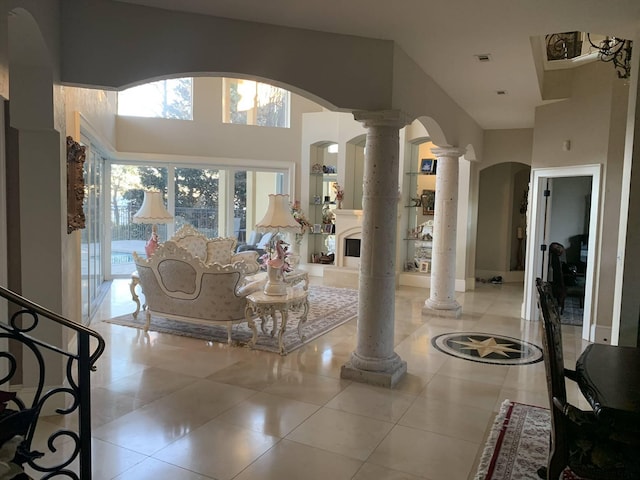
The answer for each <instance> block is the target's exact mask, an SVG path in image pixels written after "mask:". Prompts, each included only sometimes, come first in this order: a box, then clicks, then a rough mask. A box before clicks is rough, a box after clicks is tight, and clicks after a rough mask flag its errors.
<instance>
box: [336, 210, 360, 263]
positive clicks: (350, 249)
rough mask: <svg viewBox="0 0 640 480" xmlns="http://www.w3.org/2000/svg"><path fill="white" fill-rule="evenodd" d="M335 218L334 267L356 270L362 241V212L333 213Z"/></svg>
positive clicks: (344, 211) (337, 211)
mask: <svg viewBox="0 0 640 480" xmlns="http://www.w3.org/2000/svg"><path fill="white" fill-rule="evenodd" d="M333 212H334V214H335V216H336V262H335V264H334V265H335V266H336V267H347V268H351V269H358V268H359V267H360V244H361V239H362V210H346V209H345V210H341V209H336V210H334V211H333Z"/></svg>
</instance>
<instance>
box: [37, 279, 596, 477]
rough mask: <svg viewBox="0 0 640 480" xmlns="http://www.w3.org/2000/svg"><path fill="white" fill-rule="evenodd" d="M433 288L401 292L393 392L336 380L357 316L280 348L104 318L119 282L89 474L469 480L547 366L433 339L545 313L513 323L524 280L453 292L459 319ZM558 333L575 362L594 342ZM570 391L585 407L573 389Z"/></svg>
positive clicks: (97, 393)
mask: <svg viewBox="0 0 640 480" xmlns="http://www.w3.org/2000/svg"><path fill="white" fill-rule="evenodd" d="M311 280H312V284H314V283H316V284H318V283H321V282H322V279H318V278H312V279H311ZM427 295H428V292H427V291H425V290H422V289H417V288H409V287H401V288H400V289H399V290H398V291H397V294H396V319H395V345H396V347H395V350H396V352H397V353H398V354H399V355H400V356H401V357H402V358H403V359H404V360H406V361H407V364H408V373H407V375H406V376H405V378H404V379H403V380H402V381H401V383H400V384H399V385H398V387H397V388H395V389H393V390H388V389H384V388H377V387H371V386H368V385H364V384H360V383H353V382H350V381H346V380H341V379H340V367H341V366H342V365H343V364H344V363H345V362H346V361H347V359H348V357H349V354H350V353H351V352H352V351H353V349H354V347H355V344H356V321H355V320H352V321H350V322H349V323H347V324H345V325H343V326H341V327H339V328H337V329H335V330H333V331H332V332H329V333H327V334H326V335H324V336H323V337H321V338H319V339H316V340H315V341H313V342H312V343H310V344H308V345H306V346H305V347H303V348H301V349H299V350H296V351H294V352H291V353H290V354H289V355H288V356H286V357H281V356H279V355H275V354H272V353H266V352H260V351H252V350H249V349H245V348H238V347H229V346H227V345H221V344H217V343H208V342H206V341H203V340H196V339H192V338H186V337H178V336H171V335H166V334H158V333H154V332H150V333H148V334H145V333H144V332H142V331H140V330H136V329H132V328H127V327H121V326H117V325H112V324H109V323H106V322H102V321H101V320H102V319H106V318H110V317H114V316H117V315H121V314H124V313H127V312H129V311H132V310H133V308H132V307H133V303H132V301H131V297H130V294H129V287H128V281H127V280H115V281H114V282H113V284H112V287H111V290H110V293H109V294H108V295H107V296H106V298H105V300H104V302H103V304H102V306H101V308H100V310H99V312H97V314H96V316H95V317H94V321H93V322H92V324H91V327H92V328H94V329H95V330H97V331H98V332H100V333H101V334H102V335H103V336H104V338H105V339H106V342H107V348H106V351H105V353H104V355H103V356H102V357H101V359H100V360H99V361H98V364H97V367H98V370H97V371H96V372H95V374H94V375H93V378H92V382H93V384H92V387H93V396H92V404H93V412H92V414H93V436H94V442H93V450H94V454H93V457H94V460H93V464H94V479H97V480H102V479H118V480H124V479H131V480H134V479H135V480H146V479H149V480H151V479H152V480H165V479H166V480H196V479H216V480H229V479H237V480H267V479H278V480H283V479H286V480H297V479H301V480H302V479H304V480H314V479H323V480H326V479H332V480H340V479H354V480H373V479H381V480H382V479H387V480H391V479H394V480H397V479H429V480H468V479H472V478H473V476H474V474H475V471H476V466H477V462H478V458H479V456H480V454H481V453H482V449H483V445H484V441H485V438H486V436H487V434H488V431H489V428H490V426H491V423H492V421H493V418H494V416H495V414H496V412H497V411H498V409H499V406H500V404H501V403H502V402H503V400H505V399H511V400H514V401H518V402H522V403H529V404H533V405H542V406H545V407H546V406H547V394H546V382H545V374H544V364H543V363H537V364H533V365H523V366H511V367H505V366H495V365H486V364H480V363H474V362H470V361H466V360H461V359H457V358H454V357H451V356H448V355H446V354H443V353H441V352H439V351H437V350H435V349H434V348H433V347H432V345H431V343H430V342H431V339H432V337H434V336H436V335H438V334H441V333H445V332H454V331H462V330H464V331H478V332H484V333H493V334H503V335H507V336H512V337H516V338H521V339H525V340H527V341H528V342H532V343H535V344H537V345H540V344H541V343H540V332H539V323H537V322H527V321H521V320H520V319H519V312H520V306H521V302H522V286H521V285H518V284H503V285H491V284H480V285H478V287H477V289H476V290H475V291H470V292H466V293H460V294H458V301H459V302H460V303H461V304H462V305H463V314H462V317H461V318H460V319H457V320H456V319H447V318H438V317H435V316H428V315H423V314H422V313H421V311H422V304H423V303H424V300H425V299H426V298H427ZM563 334H564V341H565V349H566V352H567V353H568V355H567V357H568V358H567V359H566V361H567V363H568V364H575V356H576V354H577V353H579V352H581V351H582V350H583V348H584V347H585V346H586V343H585V342H583V341H582V340H581V339H580V329H579V327H563ZM570 399H571V400H572V401H573V402H574V403H575V404H577V405H579V406H581V407H582V408H587V406H586V404H585V403H584V402H583V401H582V400H581V398H580V395H579V392H577V391H576V390H575V389H573V390H570ZM57 422H59V420H58V419H56V418H54V417H47V418H46V419H45V424H43V425H42V426H41V427H40V428H41V430H42V431H43V432H46V431H53V430H54V429H55V426H56V425H55V424H56V423H57ZM47 423H49V424H50V425H49V427H50V428H49V429H48V428H47ZM36 478H37V477H36Z"/></svg>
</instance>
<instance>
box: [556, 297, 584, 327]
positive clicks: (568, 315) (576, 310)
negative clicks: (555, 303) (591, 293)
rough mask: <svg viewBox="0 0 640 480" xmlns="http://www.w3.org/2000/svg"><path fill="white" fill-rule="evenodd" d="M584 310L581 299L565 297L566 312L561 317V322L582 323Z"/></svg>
mask: <svg viewBox="0 0 640 480" xmlns="http://www.w3.org/2000/svg"><path fill="white" fill-rule="evenodd" d="M583 316H584V310H583V308H582V307H581V306H580V299H579V298H576V297H567V298H565V299H564V312H562V316H561V317H560V323H563V324H564V325H582V317H583Z"/></svg>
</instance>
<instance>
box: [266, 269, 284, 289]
mask: <svg viewBox="0 0 640 480" xmlns="http://www.w3.org/2000/svg"><path fill="white" fill-rule="evenodd" d="M264 293H265V295H286V294H287V284H286V283H284V277H283V272H282V269H281V268H275V267H272V266H271V265H268V266H267V283H266V285H265V286H264Z"/></svg>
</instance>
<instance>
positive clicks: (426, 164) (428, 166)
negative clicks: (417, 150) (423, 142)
mask: <svg viewBox="0 0 640 480" xmlns="http://www.w3.org/2000/svg"><path fill="white" fill-rule="evenodd" d="M420 173H424V174H427V175H433V174H434V173H436V160H435V159H433V158H423V159H422V160H420Z"/></svg>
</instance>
